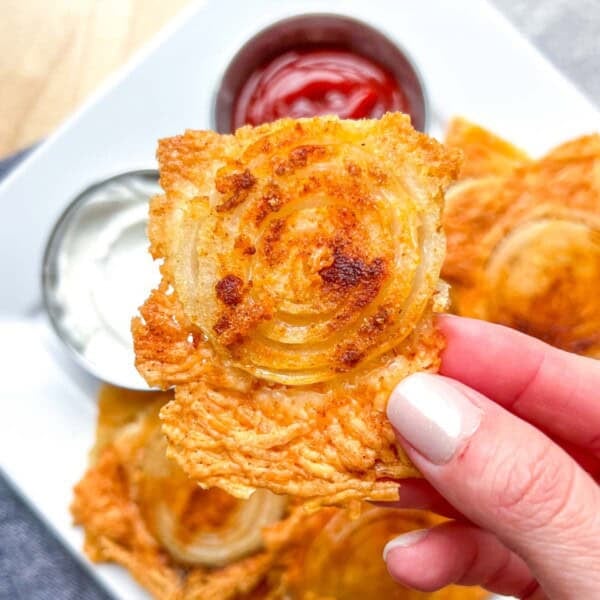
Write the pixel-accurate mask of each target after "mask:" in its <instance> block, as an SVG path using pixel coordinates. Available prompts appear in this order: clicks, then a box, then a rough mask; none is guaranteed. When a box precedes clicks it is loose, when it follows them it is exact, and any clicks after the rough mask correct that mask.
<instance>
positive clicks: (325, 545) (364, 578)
mask: <svg viewBox="0 0 600 600" xmlns="http://www.w3.org/2000/svg"><path fill="white" fill-rule="evenodd" d="M441 521H442V518H441V517H437V516H435V515H432V514H430V513H426V512H423V511H410V510H397V509H385V508H374V507H373V506H369V507H364V508H363V510H362V512H361V514H360V516H359V517H358V518H352V517H351V516H350V515H349V513H348V511H343V510H339V509H323V510H321V511H319V512H318V513H316V514H315V515H314V516H311V517H305V518H304V519H303V520H302V521H301V523H300V526H301V527H302V531H303V535H293V536H290V538H289V543H288V545H287V546H286V547H285V548H283V549H282V551H281V552H280V555H279V557H278V559H277V561H276V563H275V564H274V566H273V568H272V573H271V576H273V574H276V573H277V571H278V570H280V569H281V570H282V572H281V574H279V575H278V577H279V579H280V583H279V587H280V589H281V590H282V591H283V593H282V594H281V595H282V597H285V598H290V599H293V600H332V599H335V600H362V599H364V598H389V599H390V600H425V599H431V600H478V599H481V598H484V597H486V596H487V593H486V592H485V591H484V590H482V589H481V588H476V587H462V586H448V587H445V588H443V589H441V590H438V591H436V592H433V593H427V592H420V591H417V590H413V589H409V588H407V587H404V586H401V585H398V584H397V583H396V582H395V581H394V580H393V579H392V578H391V577H390V575H389V574H388V572H387V569H386V566H385V563H384V562H383V561H382V560H381V559H380V557H381V554H382V551H383V547H384V546H385V544H386V543H387V542H388V541H389V540H391V539H393V538H394V537H396V536H398V535H400V534H403V533H406V532H408V531H411V530H414V529H423V528H430V527H433V526H435V525H437V524H438V523H440V522H441ZM298 533H300V532H298ZM268 539H269V538H268V536H267V543H269V542H268Z"/></svg>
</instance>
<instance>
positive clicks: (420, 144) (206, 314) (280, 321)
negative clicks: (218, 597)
mask: <svg viewBox="0 0 600 600" xmlns="http://www.w3.org/2000/svg"><path fill="white" fill-rule="evenodd" d="M158 159H159V164H160V173H161V185H162V187H163V189H164V190H165V195H164V196H161V197H158V198H155V199H154V200H153V201H152V203H151V208H150V225H149V236H150V241H151V252H152V254H153V256H154V257H155V258H157V259H161V260H162V261H163V263H162V267H161V268H162V275H163V280H162V284H161V286H160V287H159V288H158V289H157V290H155V291H153V292H152V293H151V295H150V297H149V299H148V300H147V301H146V303H145V304H144V306H143V307H142V308H141V318H138V319H135V320H134V322H133V335H134V342H135V349H136V357H137V362H136V364H137V367H138V369H139V371H140V373H142V375H143V376H144V377H145V378H146V380H147V381H148V382H149V383H150V384H151V385H155V386H160V387H163V388H166V387H170V386H174V387H175V399H174V401H172V402H170V403H169V404H168V405H167V406H166V407H165V408H164V409H163V410H162V412H161V418H162V420H163V431H164V432H165V434H166V437H167V440H168V444H169V453H170V455H171V456H172V457H174V458H175V459H176V460H177V462H178V463H179V465H180V466H181V467H182V468H183V470H184V471H185V472H186V473H187V474H188V475H189V476H191V477H192V478H193V479H194V480H196V481H198V482H199V483H200V484H201V485H202V486H205V487H213V486H216V487H221V488H222V489H224V490H226V491H227V492H228V493H230V494H232V495H234V496H237V497H242V498H246V497H248V496H249V495H250V494H251V493H252V492H253V491H254V490H255V489H257V488H265V489H269V490H271V491H273V492H275V493H277V494H288V495H295V496H300V497H302V498H305V499H307V500H311V501H312V502H313V505H314V506H318V505H319V504H326V503H337V504H347V503H349V502H353V501H360V500H364V499H372V500H393V499H395V498H397V493H398V492H397V490H398V485H397V480H398V479H400V478H402V477H407V476H415V475H417V471H416V469H415V468H414V467H413V466H412V465H411V463H410V462H409V460H408V459H407V457H406V456H405V454H404V453H403V451H402V450H401V448H400V447H399V445H398V444H397V443H396V441H395V436H394V433H393V431H392V429H391V426H390V425H389V424H388V422H387V419H386V417H385V407H386V403H387V398H388V395H389V393H390V391H391V390H392V388H393V387H394V385H395V384H396V383H397V382H398V381H399V380H401V379H402V378H403V377H406V376H407V375H409V374H410V373H413V372H415V371H420V370H435V369H436V368H437V366H438V363H439V352H440V350H441V348H442V346H443V340H442V338H441V335H440V334H439V333H438V332H437V330H436V329H435V327H434V325H433V318H432V315H433V312H434V311H435V310H443V309H444V308H445V306H446V302H447V289H446V286H445V284H443V283H441V282H440V280H439V271H440V268H441V263H442V260H443V257H444V248H445V244H444V236H443V233H442V231H441V226H440V220H441V210H442V205H443V197H444V195H443V194H444V189H445V188H446V186H447V185H449V184H450V182H451V181H452V180H453V179H454V178H455V177H456V174H457V171H458V167H459V153H458V152H451V151H447V150H446V149H445V148H444V147H443V146H441V145H440V144H439V143H437V142H436V141H435V140H433V139H431V138H429V137H427V136H426V135H424V134H421V133H418V132H416V131H415V130H414V129H413V128H412V127H411V125H410V120H409V118H408V117H407V116H406V115H402V114H399V113H397V114H388V115H386V116H384V117H383V118H382V119H381V120H360V121H343V120H339V119H337V118H335V117H319V118H314V119H301V120H292V119H283V120H281V121H277V122H275V123H272V124H267V125H262V126H259V127H256V128H252V127H244V128H241V129H240V130H238V131H237V132H236V134H235V135H223V136H222V135H218V134H216V133H213V132H207V131H203V132H194V131H189V132H187V133H186V134H185V135H183V136H179V137H175V138H170V139H166V140H162V141H161V142H160V145H159V151H158Z"/></svg>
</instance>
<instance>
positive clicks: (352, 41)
mask: <svg viewBox="0 0 600 600" xmlns="http://www.w3.org/2000/svg"><path fill="white" fill-rule="evenodd" d="M323 48H339V49H342V50H347V51H350V52H352V53H354V54H356V55H358V56H362V57H365V58H366V59H368V60H372V61H373V62H374V63H375V64H378V65H381V66H382V67H383V68H384V69H386V70H387V71H388V72H389V73H390V74H391V75H392V76H393V78H394V79H395V80H396V82H397V83H398V86H399V87H400V89H401V90H402V91H403V92H404V95H405V96H406V99H407V100H408V105H409V107H410V109H409V112H410V116H411V119H412V124H413V126H414V127H415V128H416V129H419V130H421V131H426V130H427V126H428V108H427V99H426V94H425V89H424V86H423V82H422V79H421V77H420V76H419V74H418V71H417V69H416V67H415V66H414V65H413V63H412V61H411V59H410V58H409V57H408V54H407V53H406V52H405V51H404V50H403V49H401V48H400V46H398V45H397V44H396V43H394V42H393V41H391V40H390V39H389V38H388V37H387V36H385V35H384V34H382V33H381V32H379V31H378V30H377V29H374V28H373V27H371V26H370V25H367V24H366V23H363V22H361V21H358V20H356V19H353V18H350V17H346V16H342V15H335V14H308V15H300V16H296V17H290V18H288V19H284V20H282V21H278V22H276V23H274V24H273V25H270V26H269V27H267V28H266V29H263V30H262V31H260V32H259V33H257V34H256V35H255V36H253V37H252V38H251V39H250V40H248V41H247V42H246V43H245V44H244V45H243V46H242V48H241V49H240V50H239V51H238V52H237V54H235V56H234V57H233V59H232V60H231V61H230V63H229V65H228V67H227V68H226V70H225V73H224V75H223V78H222V80H221V84H220V86H219V88H218V90H217V94H216V97H215V101H214V104H213V119H212V126H213V128H215V129H216V130H217V131H218V132H220V133H230V132H231V131H232V129H233V115H234V110H235V106H236V102H237V99H238V97H239V94H240V92H241V90H242V88H243V87H244V84H245V83H246V82H247V81H248V79H249V78H250V77H251V76H252V74H253V73H255V72H256V71H257V70H258V69H261V68H263V67H264V66H265V65H266V64H268V63H269V62H270V61H272V60H273V59H275V58H277V57H278V56H280V55H282V54H284V53H285V52H289V51H290V50H311V49H323Z"/></svg>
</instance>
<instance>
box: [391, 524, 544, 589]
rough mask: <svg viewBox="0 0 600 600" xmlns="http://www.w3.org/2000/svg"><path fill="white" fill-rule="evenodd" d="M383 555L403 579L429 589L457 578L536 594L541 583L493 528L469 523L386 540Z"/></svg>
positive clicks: (400, 580)
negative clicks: (489, 529)
mask: <svg viewBox="0 0 600 600" xmlns="http://www.w3.org/2000/svg"><path fill="white" fill-rule="evenodd" d="M383 556H384V560H385V561H386V564H387V568H388V571H389V573H390V575H391V576H392V577H393V578H394V579H395V580H396V581H397V582H398V583H401V584H403V585H406V586H409V587H411V588H415V589H418V590H421V591H424V592H432V591H434V590H437V589H440V588H442V587H444V586H446V585H450V584H452V583H457V584H461V585H480V586H482V587H485V588H486V589H487V590H489V591H491V592H495V593H497V594H506V595H510V596H517V597H518V598H527V597H529V598H531V595H532V594H533V593H534V592H535V591H536V590H537V588H538V584H537V582H536V581H535V579H534V577H533V575H532V574H531V571H530V570H529V568H528V567H527V565H526V564H525V562H524V561H523V560H522V559H521V558H519V557H518V556H517V555H516V554H514V553H513V552H511V551H510V550H508V549H507V548H506V546H504V545H503V544H502V543H500V542H499V541H498V539H497V538H496V537H495V536H494V535H492V534H491V533H487V532H485V531H482V530H481V529H479V528H478V527H475V526H473V525H468V524H465V523H456V522H449V523H444V524H442V525H439V526H437V527H434V528H433V529H430V530H423V529H422V530H418V531H411V532H409V533H405V534H404V535H401V536H399V537H397V538H395V539H394V540H392V541H390V542H388V543H387V544H386V547H385V549H384V551H383Z"/></svg>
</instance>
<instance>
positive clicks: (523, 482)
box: [387, 373, 600, 598]
mask: <svg viewBox="0 0 600 600" xmlns="http://www.w3.org/2000/svg"><path fill="white" fill-rule="evenodd" d="M387 412H388V417H389V419H390V421H391V423H392V425H393V426H394V428H395V429H396V431H397V433H398V435H399V439H400V442H401V443H402V445H403V446H404V447H405V449H406V451H407V453H408V455H409V456H410V458H411V459H412V461H413V462H414V463H415V465H416V466H417V468H418V469H419V470H420V471H421V472H422V474H423V475H424V477H425V478H426V479H427V480H428V481H429V482H430V483H431V484H432V485H433V487H434V488H436V489H437V490H438V491H439V492H440V493H441V494H442V495H443V496H444V497H445V498H446V499H447V500H448V501H449V502H450V503H451V504H452V505H453V506H454V507H455V508H456V509H457V510H458V511H460V512H461V513H462V514H464V515H465V516H466V517H467V518H468V519H469V520H471V521H472V522H473V523H475V524H477V525H479V526H480V527H482V528H483V529H486V530H488V531H490V532H492V533H494V534H495V535H496V536H497V537H498V538H499V539H500V540H501V541H502V542H503V543H504V544H505V545H506V546H507V547H509V548H510V549H511V550H513V551H514V552H515V553H517V554H518V555H520V556H521V557H522V558H523V559H524V560H525V562H526V563H527V564H528V566H529V568H530V569H531V571H532V573H533V574H534V576H535V577H536V578H537V580H538V582H539V583H540V585H541V586H542V588H543V589H544V590H545V592H546V593H547V594H548V596H550V597H552V598H554V597H556V598H567V597H568V598H591V597H596V596H595V594H598V589H599V585H600V583H599V581H597V577H595V576H594V575H593V574H594V573H597V571H598V565H599V564H600V491H599V489H598V486H597V485H596V483H595V482H594V481H593V479H592V478H591V477H590V476H589V475H588V474H587V473H586V472H585V471H583V469H581V468H580V467H579V466H578V465H577V464H576V463H575V461H573V460H572V459H571V457H570V456H569V455H568V454H567V453H566V452H564V451H563V450H562V449H561V448H560V447H558V446H557V445H555V444H554V443H553V442H552V441H551V440H550V439H549V438H548V437H547V436H545V435H544V434H543V433H542V432H541V431H539V430H537V429H536V428H535V427H533V426H531V425H529V424H528V423H526V422H525V421H522V420H521V419H519V418H518V417H516V416H514V415H512V414H511V413H509V412H508V411H506V410H505V409H503V408H502V407H501V406H499V405H498V404H496V403H494V402H492V401H491V400H489V399H488V398H486V397H485V396H483V395H481V394H479V393H478V392H476V391H474V390H472V389H471V388H468V387H466V386H465V385H463V384H461V383H458V382H456V381H454V380H452V379H448V378H446V377H442V376H439V375H431V374H426V373H418V374H415V375H412V376H410V377H408V378H407V379H405V380H403V381H402V382H401V383H400V384H399V385H398V386H397V387H396V389H395V390H394V392H393V393H392V396H391V398H390V401H389V403H388V408H387ZM594 579H596V581H594Z"/></svg>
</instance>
